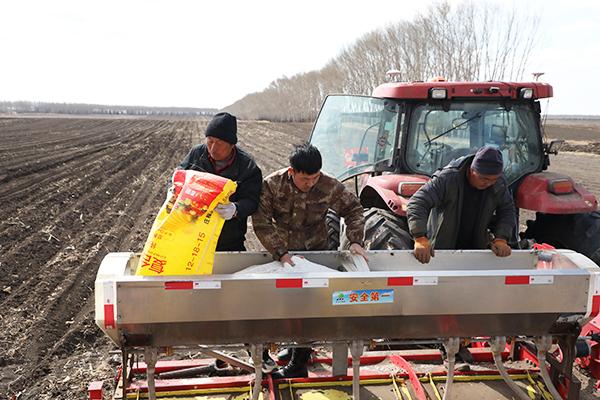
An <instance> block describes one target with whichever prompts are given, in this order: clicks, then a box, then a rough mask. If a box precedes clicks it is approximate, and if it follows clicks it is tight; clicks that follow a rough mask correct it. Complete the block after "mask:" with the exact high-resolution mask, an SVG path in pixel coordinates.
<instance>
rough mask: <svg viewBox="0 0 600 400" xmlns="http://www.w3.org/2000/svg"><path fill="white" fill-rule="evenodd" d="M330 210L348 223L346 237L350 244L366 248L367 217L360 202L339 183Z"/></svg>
mask: <svg viewBox="0 0 600 400" xmlns="http://www.w3.org/2000/svg"><path fill="white" fill-rule="evenodd" d="M330 208H331V209H332V210H334V211H335V212H336V213H337V214H338V215H339V216H340V217H341V218H344V221H346V237H347V238H348V241H349V242H350V243H356V244H358V245H360V246H361V247H362V246H364V234H365V217H364V215H363V207H362V205H361V204H360V200H359V199H358V197H356V196H355V195H354V194H353V193H351V192H350V191H348V190H346V188H345V187H344V185H343V184H342V183H341V182H337V185H336V188H335V190H334V191H333V203H332V204H331V206H330Z"/></svg>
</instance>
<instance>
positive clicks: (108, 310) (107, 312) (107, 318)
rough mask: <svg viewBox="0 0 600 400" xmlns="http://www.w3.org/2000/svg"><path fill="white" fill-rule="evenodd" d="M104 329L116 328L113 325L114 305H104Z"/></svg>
mask: <svg viewBox="0 0 600 400" xmlns="http://www.w3.org/2000/svg"><path fill="white" fill-rule="evenodd" d="M104 327H105V328H113V329H115V328H116V325H115V306H114V304H105V305H104Z"/></svg>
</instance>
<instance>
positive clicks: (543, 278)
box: [504, 275, 554, 285]
mask: <svg viewBox="0 0 600 400" xmlns="http://www.w3.org/2000/svg"><path fill="white" fill-rule="evenodd" d="M553 283H554V276H552V275H511V276H506V277H505V278H504V284H505V285H552V284H553Z"/></svg>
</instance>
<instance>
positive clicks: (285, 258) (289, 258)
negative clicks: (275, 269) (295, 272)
mask: <svg viewBox="0 0 600 400" xmlns="http://www.w3.org/2000/svg"><path fill="white" fill-rule="evenodd" d="M279 261H280V262H281V263H282V264H289V265H291V266H292V267H293V266H295V265H296V264H294V262H293V261H292V256H290V253H285V254H284V255H282V256H281V258H280V259H279Z"/></svg>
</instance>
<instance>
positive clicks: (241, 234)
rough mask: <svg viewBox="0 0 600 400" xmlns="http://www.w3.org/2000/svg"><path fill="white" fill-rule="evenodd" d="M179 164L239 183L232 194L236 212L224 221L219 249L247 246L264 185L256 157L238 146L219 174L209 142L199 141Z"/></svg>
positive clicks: (181, 167)
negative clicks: (249, 228) (249, 221)
mask: <svg viewBox="0 0 600 400" xmlns="http://www.w3.org/2000/svg"><path fill="white" fill-rule="evenodd" d="M178 168H180V169H193V170H195V171H201V172H209V173H211V174H215V175H219V176H222V177H224V178H228V179H231V180H232V181H235V182H236V183H237V189H236V191H235V193H234V194H233V195H231V197H230V198H229V200H230V201H231V202H232V203H235V206H236V209H237V215H236V216H235V217H233V218H232V219H230V220H228V221H225V224H224V225H223V230H222V231H221V236H219V241H218V242H217V251H243V250H245V247H244V241H245V240H246V230H247V224H248V216H250V215H252V214H253V213H254V212H255V211H256V209H257V208H258V202H259V200H260V191H261V188H262V173H261V171H260V168H258V166H257V165H256V163H255V162H254V159H253V158H252V157H251V156H250V155H249V154H248V153H246V152H245V151H243V150H241V149H240V148H239V147H237V146H236V155H235V159H234V161H233V163H232V164H231V165H230V166H229V167H227V168H226V169H225V170H224V171H221V172H219V173H218V174H217V173H216V172H215V167H214V166H213V164H212V163H211V162H210V159H209V158H208V149H207V147H206V145H204V144H199V145H197V146H195V147H194V148H192V150H190V152H189V154H188V155H187V156H186V157H185V158H184V159H183V161H182V162H181V164H179V167H178Z"/></svg>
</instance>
